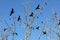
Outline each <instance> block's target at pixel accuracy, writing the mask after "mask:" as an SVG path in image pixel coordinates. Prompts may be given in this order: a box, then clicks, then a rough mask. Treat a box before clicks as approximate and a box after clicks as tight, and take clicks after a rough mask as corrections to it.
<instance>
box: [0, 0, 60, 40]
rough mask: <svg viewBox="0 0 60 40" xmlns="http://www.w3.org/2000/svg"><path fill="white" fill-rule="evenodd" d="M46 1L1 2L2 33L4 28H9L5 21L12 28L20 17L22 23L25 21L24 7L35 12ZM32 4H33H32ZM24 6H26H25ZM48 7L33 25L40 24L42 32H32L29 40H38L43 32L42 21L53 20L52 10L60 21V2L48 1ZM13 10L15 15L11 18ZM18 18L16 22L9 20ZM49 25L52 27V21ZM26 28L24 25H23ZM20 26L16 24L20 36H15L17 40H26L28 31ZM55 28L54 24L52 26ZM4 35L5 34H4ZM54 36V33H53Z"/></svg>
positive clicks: (43, 39)
mask: <svg viewBox="0 0 60 40" xmlns="http://www.w3.org/2000/svg"><path fill="white" fill-rule="evenodd" d="M45 1H46V0H0V20H2V21H0V22H1V23H0V26H1V27H2V32H3V29H4V27H7V25H6V24H5V21H7V23H8V25H9V26H10V25H11V24H13V22H14V21H16V20H17V18H18V16H19V15H20V16H21V18H22V21H23V22H24V21H25V16H24V15H25V13H26V12H25V10H24V6H26V7H27V8H28V9H30V11H29V12H34V13H36V11H35V8H36V6H37V5H38V4H39V5H43V4H44V2H45ZM30 2H31V3H30ZM23 4H24V6H23ZM47 4H48V5H47V6H46V7H44V10H42V11H41V13H42V14H41V15H39V18H38V19H36V20H35V21H34V24H33V25H36V23H37V22H38V23H39V25H40V30H36V29H34V30H33V31H32V34H31V37H30V39H29V40H37V39H38V36H39V34H40V32H41V30H42V27H43V24H41V21H44V22H45V20H46V18H50V19H51V18H52V10H53V9H55V11H56V12H57V14H58V16H59V19H60V0H47ZM11 8H14V11H15V13H14V14H13V16H9V14H10V11H11ZM13 17H16V19H14V20H9V18H13ZM48 24H49V25H52V24H53V23H52V21H51V20H49V22H48ZM48 24H46V28H47V27H48V26H49V25H48ZM23 26H24V25H23ZM23 26H20V24H19V22H16V32H17V33H18V36H16V35H15V40H22V39H23V38H25V31H26V29H25V28H24V27H23ZM52 26H54V24H53V25H52ZM3 33H4V32H3ZM53 34H54V33H53ZM8 39H9V40H11V39H12V35H11V34H10V35H9V37H8ZM41 40H48V36H44V35H42V36H41Z"/></svg>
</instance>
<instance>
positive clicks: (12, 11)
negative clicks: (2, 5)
mask: <svg viewBox="0 0 60 40" xmlns="http://www.w3.org/2000/svg"><path fill="white" fill-rule="evenodd" d="M13 13H14V9H13V8H12V10H11V13H10V16H11V15H12V14H13Z"/></svg>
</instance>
